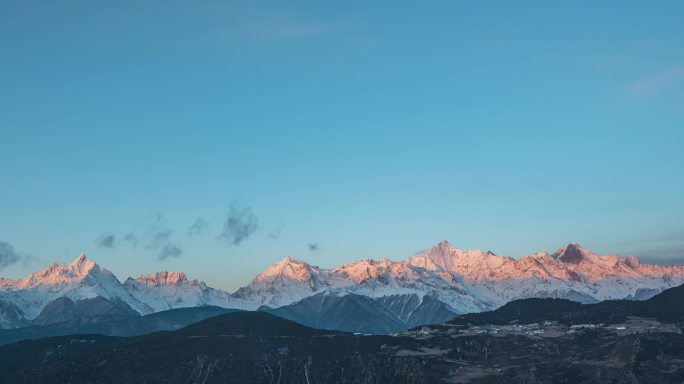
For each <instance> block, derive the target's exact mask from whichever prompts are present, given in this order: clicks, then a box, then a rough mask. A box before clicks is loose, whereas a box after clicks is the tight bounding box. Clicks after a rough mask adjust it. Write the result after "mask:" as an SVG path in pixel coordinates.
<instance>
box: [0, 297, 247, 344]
mask: <svg viewBox="0 0 684 384" xmlns="http://www.w3.org/2000/svg"><path fill="white" fill-rule="evenodd" d="M66 300H68V299H66ZM83 301H85V302H86V303H83ZM83 301H78V302H76V303H73V302H71V301H70V300H69V302H70V303H71V304H68V303H67V302H66V301H64V300H60V301H59V302H57V303H55V305H50V306H48V307H46V310H44V311H43V312H42V313H41V315H40V316H39V317H38V318H37V319H40V318H45V319H49V318H50V317H49V315H54V317H52V318H51V319H52V321H49V322H48V323H47V324H45V325H40V324H36V325H31V326H26V327H22V328H17V329H0V345H3V344H8V343H13V342H16V341H20V340H26V339H37V338H42V337H50V336H62V335H72V334H99V335H108V336H135V335H144V334H148V333H152V332H157V331H169V330H176V329H180V328H182V327H185V326H187V325H189V324H193V323H196V322H198V321H201V320H204V319H207V318H210V317H214V316H218V315H221V314H224V313H231V312H236V311H237V310H235V309H227V308H220V307H210V306H204V307H195V308H179V309H171V310H168V311H162V312H157V313H153V314H151V315H146V316H140V315H138V314H137V313H135V312H132V313H131V312H127V311H125V310H121V309H119V308H118V307H117V306H116V305H114V304H112V303H109V302H107V300H105V299H101V298H98V299H97V300H95V299H93V300H83ZM64 307H66V308H67V309H66V310H65V311H64V312H61V311H60V310H62V309H64ZM74 308H81V309H82V308H90V310H91V312H89V313H90V314H89V315H87V316H86V315H83V313H84V312H82V311H80V312H79V310H77V309H74ZM112 308H116V310H112ZM93 309H96V310H97V311H96V312H95V313H93V311H92V310H93ZM102 309H104V310H105V311H104V313H103V312H102V311H100V310H102ZM112 311H113V313H112ZM57 320H59V321H57Z"/></svg>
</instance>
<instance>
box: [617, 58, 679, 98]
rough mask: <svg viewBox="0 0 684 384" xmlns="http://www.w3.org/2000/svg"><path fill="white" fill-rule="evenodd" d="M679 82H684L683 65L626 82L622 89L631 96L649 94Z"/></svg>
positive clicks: (669, 87) (656, 92) (664, 89)
mask: <svg viewBox="0 0 684 384" xmlns="http://www.w3.org/2000/svg"><path fill="white" fill-rule="evenodd" d="M680 83H684V65H677V66H674V67H669V68H666V69H663V70H660V71H658V72H655V73H652V74H650V75H648V76H646V77H644V78H642V79H639V80H637V81H635V82H633V83H631V84H628V85H627V86H626V87H625V88H624V90H625V92H626V93H627V94H629V95H632V96H651V95H657V94H661V93H663V92H665V91H667V90H669V89H671V88H673V87H675V86H677V85H678V84H680Z"/></svg>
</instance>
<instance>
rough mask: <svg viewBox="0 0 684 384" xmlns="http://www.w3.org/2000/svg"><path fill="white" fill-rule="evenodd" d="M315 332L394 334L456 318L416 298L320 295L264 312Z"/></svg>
mask: <svg viewBox="0 0 684 384" xmlns="http://www.w3.org/2000/svg"><path fill="white" fill-rule="evenodd" d="M264 310H265V311H267V312H270V313H273V314H275V315H277V316H279V317H282V318H285V319H289V320H293V321H296V322H298V323H300V324H304V325H307V326H309V327H313V328H320V329H329V330H340V331H347V332H358V333H367V334H391V333H396V332H400V331H402V330H405V329H409V328H412V327H415V326H417V325H423V324H437V323H443V322H445V321H447V320H450V319H452V318H454V316H456V314H455V313H454V312H452V311H450V310H449V308H448V306H447V305H446V304H444V303H443V302H441V301H439V300H437V299H435V298H433V297H431V296H425V297H423V298H422V299H421V298H420V297H418V295H415V294H409V295H392V296H384V297H381V298H375V299H372V298H369V297H366V296H361V295H354V294H350V295H345V296H334V295H328V294H318V295H314V296H311V297H307V298H306V299H303V300H301V301H298V302H297V303H294V304H291V305H286V306H283V307H280V308H275V309H264Z"/></svg>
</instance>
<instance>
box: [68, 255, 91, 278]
mask: <svg viewBox="0 0 684 384" xmlns="http://www.w3.org/2000/svg"><path fill="white" fill-rule="evenodd" d="M96 265H97V264H95V262H93V261H91V260H90V259H88V258H87V257H86V254H85V253H81V254H80V255H79V256H78V257H77V258H76V259H74V261H72V262H71V264H69V267H70V268H71V270H72V271H73V272H74V273H75V274H78V275H80V276H84V275H86V274H88V272H90V270H91V269H93V268H94V267H95V266H96Z"/></svg>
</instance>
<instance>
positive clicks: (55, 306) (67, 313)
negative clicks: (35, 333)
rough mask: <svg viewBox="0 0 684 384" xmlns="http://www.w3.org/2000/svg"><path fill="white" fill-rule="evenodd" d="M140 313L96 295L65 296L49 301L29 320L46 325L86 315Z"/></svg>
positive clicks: (120, 303)
mask: <svg viewBox="0 0 684 384" xmlns="http://www.w3.org/2000/svg"><path fill="white" fill-rule="evenodd" d="M139 316H140V314H139V313H138V312H136V311H134V310H133V309H131V307H129V306H128V305H127V304H126V303H124V302H122V301H114V302H112V301H109V300H107V299H105V298H103V297H100V296H97V297H94V298H92V299H84V300H78V301H76V302H73V301H72V300H71V299H69V298H67V297H60V298H58V299H57V300H55V301H53V302H51V303H50V304H48V305H47V306H45V308H43V310H42V311H41V312H40V314H39V315H38V316H37V317H36V318H35V319H33V321H31V324H32V325H48V324H54V323H62V322H65V321H70V320H74V319H79V318H87V317H102V318H104V317H110V318H117V317H139Z"/></svg>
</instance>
